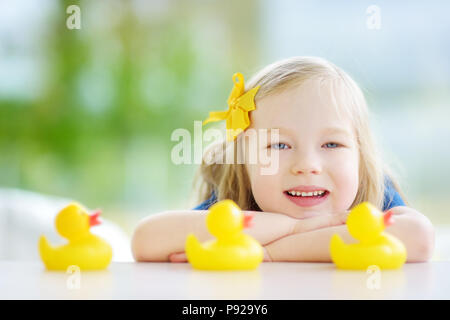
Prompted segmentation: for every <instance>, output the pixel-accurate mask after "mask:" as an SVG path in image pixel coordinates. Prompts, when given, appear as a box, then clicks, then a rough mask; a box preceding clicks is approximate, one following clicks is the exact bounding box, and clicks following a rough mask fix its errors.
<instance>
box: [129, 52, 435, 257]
mask: <svg viewBox="0 0 450 320" xmlns="http://www.w3.org/2000/svg"><path fill="white" fill-rule="evenodd" d="M233 80H234V81H235V89H233V92H232V94H231V95H230V98H229V101H228V102H229V107H230V110H232V109H233V108H236V105H235V104H233V103H235V102H236V99H237V98H239V97H240V96H243V95H246V98H245V100H246V101H247V102H248V101H249V97H250V98H251V99H250V100H252V101H251V103H254V106H253V107H250V108H249V109H247V111H242V112H243V116H242V119H243V120H242V121H240V124H239V125H238V127H239V129H241V130H240V131H237V133H238V134H234V135H233V136H231V139H227V141H224V142H223V143H220V144H215V145H213V146H211V147H210V148H208V150H207V151H206V152H205V154H204V160H203V163H202V165H201V167H200V170H199V172H200V178H201V182H202V184H201V186H200V201H202V203H201V204H200V205H198V206H197V207H196V208H194V209H193V210H185V211H172V212H163V213H160V214H156V215H151V216H149V217H148V218H146V219H144V220H143V221H141V222H140V223H139V225H138V226H137V228H136V230H135V232H134V235H133V239H132V251H133V254H134V257H135V259H136V260H137V261H172V262H185V261H186V255H185V254H184V244H185V240H186V236H187V234H188V233H190V232H193V233H194V234H195V235H196V236H197V237H198V238H199V240H200V241H205V240H209V239H211V238H212V236H211V235H210V234H209V232H208V231H207V229H206V225H205V217H206V215H205V213H206V211H205V210H207V209H208V208H209V207H210V206H211V205H212V204H213V203H215V202H217V201H220V200H223V199H231V200H234V201H235V202H236V203H237V204H238V205H239V206H240V207H241V208H242V209H243V210H244V211H247V212H251V213H252V214H253V221H252V226H251V227H250V228H248V229H245V232H246V233H247V234H249V235H251V236H253V237H254V238H255V239H256V240H258V241H259V242H260V243H261V245H262V246H263V247H264V249H265V250H264V251H265V258H264V260H265V261H317V262H319V261H323V262H330V261H331V258H330V254H329V242H330V238H331V236H332V235H333V234H334V233H338V234H340V235H341V237H342V238H343V239H344V240H345V241H346V242H347V243H351V242H355V240H353V239H352V237H351V236H350V235H349V233H348V231H347V228H346V226H345V220H346V217H347V214H348V211H349V210H350V209H351V208H352V207H354V206H355V205H357V204H359V203H361V202H364V201H369V202H371V203H372V204H374V205H375V206H377V207H378V208H379V209H381V210H383V211H386V210H391V211H392V212H393V214H394V216H395V223H394V224H393V225H392V226H389V227H388V228H387V229H386V230H387V232H389V233H391V234H392V235H394V236H396V237H398V238H399V239H400V240H401V241H403V243H404V244H405V246H406V249H407V252H408V260H407V261H408V262H419V261H427V260H428V259H430V257H431V255H432V251H433V247H434V230H433V226H432V224H431V223H430V221H429V220H428V219H427V218H426V217H425V216H424V215H423V214H421V213H420V212H418V211H416V210H414V209H413V208H411V207H408V206H407V205H406V204H405V203H406V202H405V198H404V197H403V196H402V194H401V191H400V189H399V186H398V184H397V183H396V182H395V179H394V178H393V176H392V174H390V173H389V170H388V168H387V167H386V166H385V165H383V163H382V162H381V159H380V156H379V153H378V152H377V150H376V146H375V144H374V140H373V138H372V134H371V131H370V129H369V122H368V110H367V105H366V102H365V99H364V96H363V94H362V92H361V90H360V89H359V87H358V85H357V84H356V83H355V82H354V81H353V80H352V79H351V78H350V76H349V75H347V74H346V73H345V72H344V71H342V70H341V69H339V68H338V67H336V66H335V65H333V64H331V63H330V62H328V61H326V60H323V59H320V58H314V57H294V58H290V59H286V60H282V61H279V62H276V63H273V64H271V65H269V66H267V67H266V68H264V69H263V70H261V71H260V72H259V73H257V74H256V75H255V76H254V77H253V78H252V79H251V80H250V81H249V82H248V84H246V86H245V91H244V87H243V86H244V83H243V78H239V79H237V78H236V75H235V77H234V78H233ZM239 85H241V86H242V90H241V92H239V90H237V89H236V88H237V86H239ZM236 90H237V91H236ZM247 93H248V94H247ZM243 99H244V98H243ZM251 103H250V104H251ZM233 110H234V109H233ZM248 111H249V112H248ZM214 114H215V115H214ZM218 114H222V115H224V114H225V113H223V112H222V113H217V112H216V113H211V117H210V119H209V121H211V120H212V121H216V120H220V117H219V118H218ZM228 116H229V114H228ZM233 119H234V120H233V121H235V122H236V119H235V118H233ZM226 120H227V128H229V127H230V124H231V120H230V118H227V119H226ZM229 129H231V128H229ZM234 129H236V128H234ZM235 132H236V131H235ZM250 132H252V134H253V133H255V132H256V135H259V136H264V137H265V138H267V143H266V144H262V143H257V144H256V149H255V148H253V149H250V148H249V147H248V144H245V143H240V142H243V141H247V140H246V139H248V138H249V136H250ZM272 132H276V133H278V135H273V134H272ZM230 140H231V141H230ZM255 140H257V139H255ZM262 140H264V139H262ZM257 141H259V142H260V141H261V139H259V140H257ZM243 146H245V147H243ZM253 146H254V145H253ZM244 149H245V150H244ZM224 150H225V152H224ZM229 150H232V151H236V150H241V151H242V150H244V151H247V152H244V155H245V157H244V158H245V160H244V161H243V163H242V162H241V163H239V162H237V161H234V162H232V163H227V162H226V163H224V161H212V162H211V161H206V159H216V160H217V159H222V160H223V158H224V156H225V154H227V152H228V151H229ZM249 152H258V153H261V152H266V153H267V154H268V155H270V156H271V159H276V160H277V167H276V170H275V171H274V172H272V173H270V174H264V171H263V170H262V169H264V168H266V167H267V163H262V161H249V159H250V155H251V154H250V153H249ZM237 153H238V152H234V155H236V154H237ZM234 160H236V157H235V158H234ZM199 210H202V211H199Z"/></svg>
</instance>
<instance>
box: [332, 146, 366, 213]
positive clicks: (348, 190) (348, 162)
mask: <svg viewBox="0 0 450 320" xmlns="http://www.w3.org/2000/svg"><path fill="white" fill-rule="evenodd" d="M332 166H333V168H331V170H330V172H331V175H332V179H333V182H334V187H335V193H336V196H337V197H336V202H337V206H338V207H339V208H341V209H342V210H347V209H348V208H349V207H350V205H351V204H352V203H353V201H354V199H355V197H356V194H357V192H358V186H359V155H358V154H355V153H351V154H349V155H347V156H345V157H341V158H337V159H336V161H334V162H333V164H332Z"/></svg>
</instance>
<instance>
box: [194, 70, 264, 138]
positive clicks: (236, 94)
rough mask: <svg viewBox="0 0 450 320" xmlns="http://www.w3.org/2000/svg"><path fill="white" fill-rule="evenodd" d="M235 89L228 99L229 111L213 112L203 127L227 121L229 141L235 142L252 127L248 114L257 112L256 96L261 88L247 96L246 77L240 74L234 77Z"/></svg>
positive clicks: (248, 93) (252, 90)
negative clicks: (238, 136) (243, 132)
mask: <svg viewBox="0 0 450 320" xmlns="http://www.w3.org/2000/svg"><path fill="white" fill-rule="evenodd" d="M233 82H234V87H233V90H232V91H231V94H230V96H229V97H228V110H227V111H213V112H210V113H209V117H208V119H206V120H205V121H203V125H205V124H207V123H209V122H215V121H221V120H226V121H227V122H226V124H227V141H233V140H234V139H236V136H237V135H238V134H239V133H241V132H242V131H244V130H245V129H247V127H248V126H249V125H250V119H249V117H248V112H249V111H252V110H255V101H254V99H255V95H256V92H258V89H259V86H257V87H255V88H253V89H251V90H249V91H247V92H246V93H245V94H243V93H244V90H245V85H244V76H243V75H242V74H240V73H235V74H234V75H233Z"/></svg>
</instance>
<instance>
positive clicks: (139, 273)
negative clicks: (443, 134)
mask: <svg viewBox="0 0 450 320" xmlns="http://www.w3.org/2000/svg"><path fill="white" fill-rule="evenodd" d="M78 275H79V278H78V279H79V282H77V281H76V279H77V278H75V277H78ZM377 279H379V281H378V282H376V280H377ZM377 284H379V288H378V289H377ZM449 298H450V262H429V263H413V264H405V265H404V267H403V269H401V270H397V271H381V272H380V273H372V274H370V273H366V272H365V271H342V270H337V269H336V268H335V266H334V265H333V264H329V263H263V264H261V266H260V267H259V269H258V270H255V271H246V272H244V271H240V272H216V271H214V272H212V271H209V272H205V271H196V270H193V269H192V268H191V266H190V265H189V264H187V263H177V264H171V263H112V264H111V265H110V266H109V267H108V269H107V270H105V271H90V272H87V271H86V272H81V273H80V274H77V273H72V274H70V273H65V272H54V271H53V272H50V271H47V270H45V268H44V266H43V265H42V263H41V262H40V261H0V299H175V300H179V299H183V300H184V299H225V300H227V299H238V300H241V299H255V300H259V299H270V300H278V299H288V300H290V299H449Z"/></svg>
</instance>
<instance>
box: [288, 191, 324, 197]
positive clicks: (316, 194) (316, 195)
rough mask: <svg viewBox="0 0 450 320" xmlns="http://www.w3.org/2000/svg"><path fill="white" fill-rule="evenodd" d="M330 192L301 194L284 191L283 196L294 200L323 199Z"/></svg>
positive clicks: (299, 192)
mask: <svg viewBox="0 0 450 320" xmlns="http://www.w3.org/2000/svg"><path fill="white" fill-rule="evenodd" d="M329 193H330V192H329V191H328V190H318V191H309V192H301V191H284V194H286V195H287V196H290V197H295V198H306V199H308V198H324V197H326V196H327V195H328V194H329Z"/></svg>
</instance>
